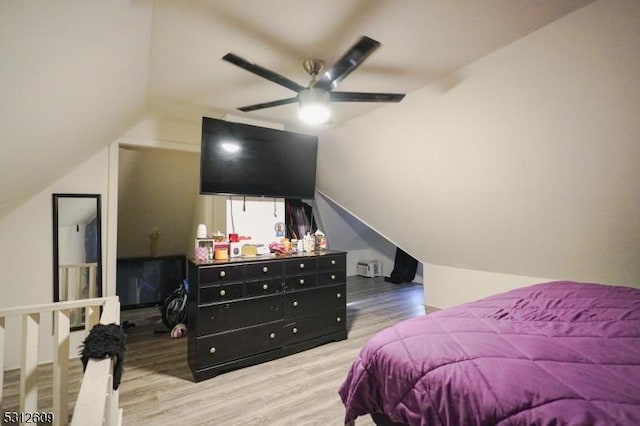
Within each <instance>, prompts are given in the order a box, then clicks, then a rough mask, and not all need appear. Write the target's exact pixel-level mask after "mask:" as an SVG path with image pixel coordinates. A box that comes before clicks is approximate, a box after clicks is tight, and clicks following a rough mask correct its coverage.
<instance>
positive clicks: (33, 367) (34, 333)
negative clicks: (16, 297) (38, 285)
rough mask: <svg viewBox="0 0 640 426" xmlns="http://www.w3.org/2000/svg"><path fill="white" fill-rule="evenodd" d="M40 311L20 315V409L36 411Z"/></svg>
mask: <svg viewBox="0 0 640 426" xmlns="http://www.w3.org/2000/svg"><path fill="white" fill-rule="evenodd" d="M39 330H40V313H31V314H25V315H23V316H22V371H21V372H20V411H21V412H23V413H25V412H32V413H34V412H36V411H38V343H39V342H38V340H39V338H40V336H39V334H40V332H39Z"/></svg>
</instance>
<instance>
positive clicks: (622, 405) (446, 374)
mask: <svg viewBox="0 0 640 426" xmlns="http://www.w3.org/2000/svg"><path fill="white" fill-rule="evenodd" d="M339 394H340V397H341V399H342V401H343V403H344V406H345V410H346V413H345V423H349V422H352V421H353V420H355V419H356V418H357V417H358V416H361V415H365V414H371V413H380V414H383V415H385V416H387V417H388V418H389V419H390V420H391V421H393V422H398V423H403V424H409V425H543V424H549V425H551V424H553V425H565V424H566V425H569V424H570V425H617V424H618V425H640V289H635V288H630V287H621V286H608V285H600V284H589V283H577V282H569V281H556V282H549V283H542V284H536V285H532V286H529V287H525V288H520V289H516V290H512V291H509V292H506V293H502V294H499V295H495V296H491V297H487V298H484V299H481V300H478V301H474V302H470V303H466V304H463V305H460V306H457V307H453V308H449V309H444V310H442V311H438V312H435V313H432V314H429V315H424V316H420V317H416V318H412V319H409V320H406V321H402V322H400V323H398V324H396V325H394V326H392V327H389V328H387V329H385V330H383V331H381V332H379V333H377V334H376V335H374V336H373V337H372V338H371V339H370V340H369V341H368V342H367V343H366V344H365V345H364V347H363V348H362V350H361V351H360V354H359V356H358V357H357V359H356V360H355V361H354V362H353V365H352V366H351V368H350V370H349V372H348V374H347V377H346V379H345V381H344V383H343V384H342V386H341V387H340V389H339Z"/></svg>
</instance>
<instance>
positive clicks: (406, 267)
mask: <svg viewBox="0 0 640 426" xmlns="http://www.w3.org/2000/svg"><path fill="white" fill-rule="evenodd" d="M417 269H418V261H417V260H416V259H415V258H413V256H411V255H410V254H409V253H407V252H405V251H404V250H402V249H401V248H400V247H398V248H396V260H395V262H394V265H393V271H392V272H391V276H390V277H384V280H385V281H387V282H390V283H394V284H402V283H410V282H411V281H413V279H414V278H415V277H416V270H417Z"/></svg>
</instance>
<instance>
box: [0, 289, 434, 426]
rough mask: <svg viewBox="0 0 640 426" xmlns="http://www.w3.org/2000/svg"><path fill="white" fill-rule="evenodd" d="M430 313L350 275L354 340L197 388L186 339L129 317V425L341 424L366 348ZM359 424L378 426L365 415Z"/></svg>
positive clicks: (141, 316)
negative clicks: (342, 390)
mask: <svg viewBox="0 0 640 426" xmlns="http://www.w3.org/2000/svg"><path fill="white" fill-rule="evenodd" d="M424 313H425V306H424V305H423V291H422V285H420V284H412V283H409V284H400V285H395V284H390V283H387V282H385V281H384V279H383V278H381V277H376V278H364V277H349V278H348V280H347V327H348V336H349V337H348V339H347V340H344V341H341V342H333V343H329V344H326V345H322V346H319V347H316V348H314V349H311V350H308V351H305V352H301V353H298V354H294V355H291V356H288V357H285V358H281V359H278V360H274V361H270V362H266V363H263V364H259V365H255V366H251V367H247V368H243V369H239V370H235V371H230V372H227V373H223V374H220V375H218V376H217V377H214V378H212V379H209V380H206V381H203V382H200V383H195V382H194V381H193V378H192V376H191V372H190V370H189V368H188V366H187V354H186V352H187V349H186V346H187V345H186V344H187V339H186V338H182V339H171V338H170V337H169V335H168V334H166V333H165V334H157V333H154V330H159V329H161V328H162V327H161V325H160V314H159V310H158V309H157V308H145V309H135V310H128V311H123V312H122V321H125V320H129V321H132V322H134V323H135V324H136V327H135V329H133V330H132V331H130V332H129V333H128V336H127V352H126V359H125V371H124V375H123V380H122V384H121V386H120V406H121V407H122V408H123V410H124V419H123V422H124V424H125V425H131V426H133V425H165V424H183V425H222V426H227V425H243V426H244V425H269V426H270V425H296V426H297V425H319V426H320V425H322V426H325V425H342V424H344V420H343V419H344V407H343V405H342V402H341V401H340V398H339V396H338V393H337V391H338V388H339V387H340V385H341V383H342V381H343V380H344V378H345V376H346V374H347V371H348V369H349V367H350V366H351V363H352V362H353V360H354V359H355V358H356V356H357V354H358V352H359V350H360V348H361V347H362V345H363V344H364V343H365V341H366V340H367V339H368V338H369V337H370V336H372V335H373V334H374V333H376V332H377V331H379V330H381V329H383V328H385V327H387V326H390V325H392V324H395V323H396V322H398V321H400V320H403V319H406V318H411V317H414V316H417V315H423V314H424ZM70 364H72V370H73V371H72V372H71V373H70V374H71V376H72V377H74V378H75V377H78V376H79V374H80V373H78V371H80V370H81V363H80V361H79V360H78V361H77V362H74V361H72V362H71V363H70ZM78 364H80V365H79V366H78ZM49 370H50V368H49ZM76 370H77V371H76ZM44 374H45V375H46V374H47V373H46V371H45V372H44ZM5 379H6V377H5ZM74 382H75V380H74ZM6 385H8V383H5V387H6ZM70 386H71V387H73V386H77V385H76V383H71V385H70ZM6 390H8V389H5V392H6ZM72 392H73V390H72ZM76 392H77V391H76ZM5 396H7V395H6V393H5ZM41 399H42V402H43V404H45V405H40V406H41V407H42V406H46V403H47V402H49V401H50V391H49V395H46V390H45V391H43V392H41ZM5 402H9V401H5ZM49 404H50V402H49ZM5 407H7V405H5ZM356 424H357V426H370V425H373V424H374V423H373V422H372V421H371V419H370V418H369V417H361V418H359V419H358V420H357V422H356Z"/></svg>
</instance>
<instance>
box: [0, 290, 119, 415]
mask: <svg viewBox="0 0 640 426" xmlns="http://www.w3.org/2000/svg"><path fill="white" fill-rule="evenodd" d="M101 307H102V308H103V312H102V315H100V308H101ZM74 309H84V311H85V316H84V317H85V332H88V331H89V330H91V329H92V328H93V326H94V325H96V324H97V323H98V322H100V323H102V324H111V323H116V324H118V323H119V322H120V302H119V300H118V297H116V296H113V297H103V298H93V299H83V300H74V301H68V302H56V303H47V304H43V305H32V306H23V307H16V308H7V309H0V349H1V350H0V409H2V400H3V398H2V396H3V395H2V392H3V385H4V348H5V319H6V318H7V317H15V316H19V317H22V356H21V359H22V362H21V366H20V405H19V412H21V413H36V412H38V364H39V362H38V351H39V348H38V344H39V334H40V318H41V316H42V315H46V314H53V318H54V321H53V328H54V330H53V346H54V348H53V349H54V350H53V385H52V395H53V408H52V411H51V412H52V413H53V420H54V421H53V424H54V425H66V424H67V423H68V418H69V409H68V405H69V404H68V393H69V392H68V380H67V375H68V371H69V338H70V335H71V324H70V314H71V312H72V310H74ZM112 374H113V361H112V360H111V359H104V360H89V362H88V364H87V368H86V370H85V373H84V376H83V379H82V385H81V387H80V393H79V394H78V399H77V400H76V405H75V409H74V414H73V418H72V424H73V425H76V424H78V425H80V424H82V425H104V424H106V425H117V424H120V423H121V417H122V413H121V410H119V408H118V391H114V390H113V389H112V386H111V383H112V382H111V380H112V379H111V376H112ZM40 411H42V410H40ZM100 413H103V415H100ZM76 418H77V420H76ZM1 422H2V419H0V423H1Z"/></svg>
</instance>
